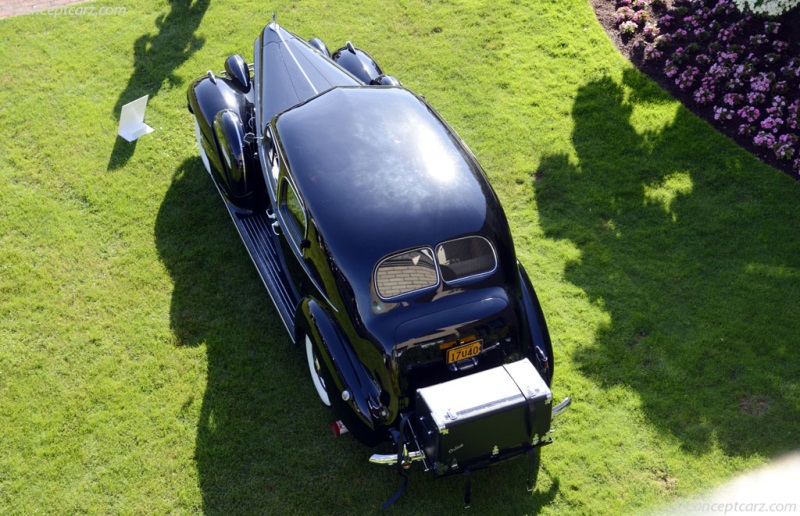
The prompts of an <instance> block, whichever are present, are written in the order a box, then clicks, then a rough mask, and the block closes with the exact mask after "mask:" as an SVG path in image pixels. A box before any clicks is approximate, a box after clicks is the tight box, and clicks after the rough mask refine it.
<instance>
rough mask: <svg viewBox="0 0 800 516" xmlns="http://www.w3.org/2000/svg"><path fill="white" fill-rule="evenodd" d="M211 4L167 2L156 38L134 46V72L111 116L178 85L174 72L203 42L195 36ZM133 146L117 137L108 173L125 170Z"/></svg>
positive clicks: (142, 39) (148, 37)
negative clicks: (138, 101)
mask: <svg viewBox="0 0 800 516" xmlns="http://www.w3.org/2000/svg"><path fill="white" fill-rule="evenodd" d="M210 2H211V0H196V1H192V0H170V2H169V3H170V10H169V13H167V14H162V15H161V16H159V17H158V18H157V19H156V27H158V34H156V35H155V36H153V35H151V34H145V35H143V36H141V37H140V38H139V39H137V40H136V42H135V43H134V44H133V58H134V65H133V66H134V70H133V74H132V75H131V77H130V79H129V80H128V85H127V87H126V88H125V90H124V91H123V92H122V93H121V94H120V96H119V98H118V99H117V102H116V104H114V115H115V116H116V117H117V118H119V114H120V111H121V110H122V106H123V105H124V104H127V103H128V102H131V101H133V100H136V99H138V98H139V97H143V96H144V95H150V96H151V97H154V96H156V95H157V94H158V92H159V91H160V90H161V88H162V86H163V85H164V82H165V81H166V82H168V83H169V84H170V85H171V86H177V85H179V84H180V82H181V81H180V79H179V78H178V77H176V76H175V74H174V72H175V70H176V69H177V68H178V67H179V66H181V65H182V64H183V63H184V62H185V61H186V60H187V59H189V57H190V56H191V55H192V54H194V53H195V52H196V51H197V50H199V49H200V48H202V46H203V44H204V43H205V40H204V39H202V38H198V37H197V36H195V34H194V32H195V31H196V30H197V28H198V27H199V26H200V22H201V21H202V20H203V16H204V15H205V12H206V9H208V5H209V3H210ZM135 149H136V145H135V143H134V144H131V143H128V142H126V141H125V140H123V139H122V138H121V137H119V136H118V137H117V139H116V141H115V143H114V149H113V150H112V152H111V158H110V159H109V161H108V167H107V169H108V170H116V169H118V168H121V167H123V166H125V164H126V163H127V162H128V160H129V159H130V158H131V156H133V152H134V150H135Z"/></svg>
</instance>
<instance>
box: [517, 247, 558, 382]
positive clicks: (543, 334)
mask: <svg viewBox="0 0 800 516" xmlns="http://www.w3.org/2000/svg"><path fill="white" fill-rule="evenodd" d="M518 268H519V284H520V301H519V302H520V305H521V308H522V310H523V312H524V316H525V321H526V325H525V330H526V333H527V335H525V341H526V342H528V343H530V346H526V348H525V355H526V356H528V358H530V360H531V362H532V363H533V365H534V366H535V367H536V369H537V370H538V371H539V374H540V375H541V376H542V378H543V379H544V381H545V382H546V383H547V385H548V386H549V385H550V382H551V381H552V380H553V362H554V360H553V345H552V343H551V341H550V332H549V331H548V330H547V323H546V322H545V320H544V312H542V306H541V304H540V303H539V298H538V297H537V296H536V291H535V290H534V289H533V285H532V284H531V280H530V279H529V278H528V273H527V272H525V268H524V267H523V266H522V264H521V263H518Z"/></svg>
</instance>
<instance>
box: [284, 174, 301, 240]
mask: <svg viewBox="0 0 800 516" xmlns="http://www.w3.org/2000/svg"><path fill="white" fill-rule="evenodd" d="M280 196H281V200H280V206H281V213H282V214H283V219H284V221H285V224H286V225H288V226H289V227H287V228H284V230H286V231H287V232H288V234H289V235H291V237H292V239H293V240H294V241H295V242H299V241H300V240H301V239H302V238H303V236H304V235H305V230H306V215H305V212H304V211H303V205H302V204H301V203H300V199H299V198H298V197H297V193H295V191H294V188H293V187H292V184H291V183H290V182H289V180H288V179H286V178H284V179H283V181H281V188H280Z"/></svg>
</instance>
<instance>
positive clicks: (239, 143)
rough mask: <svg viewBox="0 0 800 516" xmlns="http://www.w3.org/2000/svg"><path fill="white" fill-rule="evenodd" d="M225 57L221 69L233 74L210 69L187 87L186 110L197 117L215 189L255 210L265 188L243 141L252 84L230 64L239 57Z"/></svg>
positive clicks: (251, 129) (250, 108) (249, 128)
mask: <svg viewBox="0 0 800 516" xmlns="http://www.w3.org/2000/svg"><path fill="white" fill-rule="evenodd" d="M229 61H230V62H226V68H231V73H235V75H233V76H232V78H225V77H216V76H214V74H213V73H211V72H209V73H208V75H207V76H204V77H201V78H199V79H196V80H195V81H193V82H192V83H191V84H190V85H189V88H188V91H187V92H186V93H187V102H188V108H189V111H190V112H191V113H192V114H193V115H194V117H195V119H196V120H197V126H198V128H199V135H198V139H199V141H198V143H199V144H200V145H201V146H202V148H203V150H204V151H205V153H206V155H207V156H208V161H209V166H210V171H209V172H211V176H212V177H213V178H214V181H215V182H216V183H217V186H218V187H219V189H220V192H221V193H222V195H223V196H224V197H225V199H227V200H228V201H229V202H231V203H232V204H234V205H235V206H236V207H237V208H239V209H242V210H247V211H255V210H257V209H260V208H264V207H265V200H266V186H265V184H264V178H263V176H262V174H261V170H260V168H259V166H258V160H257V159H256V149H255V147H254V146H252V145H250V144H247V143H246V142H244V135H245V134H246V133H248V132H254V131H255V128H254V127H252V120H254V116H255V111H254V109H255V108H254V105H253V99H254V88H253V85H252V83H249V82H248V83H247V84H244V83H243V81H245V79H244V76H243V75H242V74H243V73H244V72H241V73H239V72H240V71H238V69H235V68H232V66H233V65H234V64H235V63H236V62H238V61H241V58H240V59H238V60H234V59H229ZM232 63H233V64H232ZM245 66H246V65H245ZM245 87H247V89H245ZM226 157H227V159H226Z"/></svg>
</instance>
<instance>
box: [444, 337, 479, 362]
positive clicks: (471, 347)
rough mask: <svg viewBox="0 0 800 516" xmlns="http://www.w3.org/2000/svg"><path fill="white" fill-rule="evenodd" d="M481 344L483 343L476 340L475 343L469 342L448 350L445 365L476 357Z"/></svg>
mask: <svg viewBox="0 0 800 516" xmlns="http://www.w3.org/2000/svg"><path fill="white" fill-rule="evenodd" d="M482 343H483V341H480V340H476V341H475V342H470V343H469V344H465V345H463V346H458V347H456V348H452V349H448V350H447V363H448V364H452V363H453V362H458V361H459V360H464V359H465V358H472V357H475V356H478V355H479V354H480V353H481V345H482Z"/></svg>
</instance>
